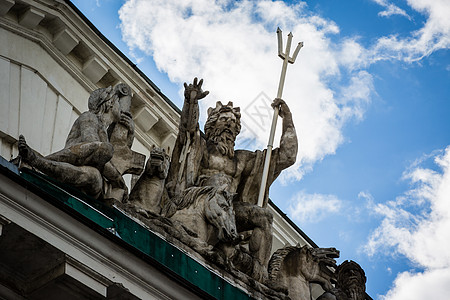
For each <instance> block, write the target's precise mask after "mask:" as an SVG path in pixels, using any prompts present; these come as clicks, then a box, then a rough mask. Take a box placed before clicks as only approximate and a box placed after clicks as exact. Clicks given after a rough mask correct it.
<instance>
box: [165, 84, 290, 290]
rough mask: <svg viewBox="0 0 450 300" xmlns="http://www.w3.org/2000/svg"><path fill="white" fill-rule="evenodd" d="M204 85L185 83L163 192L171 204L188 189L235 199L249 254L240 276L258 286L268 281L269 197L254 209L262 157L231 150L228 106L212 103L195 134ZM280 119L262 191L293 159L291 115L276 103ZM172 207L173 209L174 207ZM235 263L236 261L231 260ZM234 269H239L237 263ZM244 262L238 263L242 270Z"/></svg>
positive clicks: (233, 111)
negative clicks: (217, 191) (277, 142)
mask: <svg viewBox="0 0 450 300" xmlns="http://www.w3.org/2000/svg"><path fill="white" fill-rule="evenodd" d="M202 83H203V80H200V81H198V80H197V78H195V79H194V81H193V83H192V84H189V85H187V84H186V83H185V85H184V86H185V92H184V97H185V101H184V105H183V110H182V113H181V120H180V126H179V133H178V137H177V141H176V144H175V147H174V150H173V154H172V163H171V166H170V169H169V175H168V177H167V181H166V182H167V184H166V188H167V191H168V195H169V197H170V199H178V198H180V197H183V195H184V194H185V190H186V189H189V188H192V187H209V186H211V187H221V186H225V190H226V191H227V192H229V193H236V196H235V199H234V201H233V210H234V213H235V218H236V227H237V230H238V232H239V233H242V232H250V234H249V240H248V241H246V242H248V252H249V253H250V255H251V258H252V262H251V266H250V270H245V271H244V272H246V273H248V274H249V275H251V276H252V277H253V278H255V279H257V280H259V281H263V280H264V279H266V278H267V263H268V260H269V258H270V250H271V245H272V218H273V217H272V214H271V213H270V211H269V210H268V209H267V202H268V196H267V194H268V193H266V198H265V201H264V205H263V207H259V206H257V205H256V204H257V200H258V199H257V198H258V192H259V186H260V182H261V173H262V169H263V163H264V157H265V152H266V150H264V151H255V152H252V151H248V150H236V151H235V150H234V144H235V139H236V136H237V135H238V134H239V132H240V129H241V124H240V117H241V114H240V109H239V108H235V107H233V104H232V103H231V102H229V103H228V104H227V105H223V104H222V103H221V102H217V105H216V107H215V108H209V109H208V120H207V121H206V124H205V135H204V136H203V135H202V134H201V133H200V130H199V124H198V119H199V106H198V100H200V99H202V98H204V97H205V96H206V95H208V92H207V91H203V90H202ZM272 105H273V106H278V107H279V109H280V116H281V117H282V118H283V131H282V136H281V141H280V147H279V148H277V149H275V150H274V151H273V153H272V160H271V165H270V169H269V178H268V184H267V187H266V190H268V188H269V186H270V184H271V183H272V182H273V181H274V180H275V179H276V178H277V176H278V175H279V174H280V172H281V171H282V170H283V169H285V168H287V167H289V166H291V165H292V164H293V163H294V162H295V159H296V156H297V148H298V142H297V136H296V132H295V128H294V124H293V121H292V115H291V112H290V110H289V108H288V106H287V105H286V103H285V102H284V101H283V100H281V99H275V101H274V103H273V104H272ZM175 204H176V203H175ZM235 257H238V256H235ZM234 264H235V265H236V266H237V267H238V268H239V262H238V261H235V262H234ZM245 264H247V262H245V263H242V264H241V266H242V268H240V269H242V270H243V269H245V268H248V266H244V265H245Z"/></svg>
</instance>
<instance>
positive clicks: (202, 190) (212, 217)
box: [162, 186, 238, 245]
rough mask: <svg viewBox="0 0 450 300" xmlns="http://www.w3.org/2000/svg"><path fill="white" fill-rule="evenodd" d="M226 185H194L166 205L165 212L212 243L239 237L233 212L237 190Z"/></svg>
mask: <svg viewBox="0 0 450 300" xmlns="http://www.w3.org/2000/svg"><path fill="white" fill-rule="evenodd" d="M225 187H226V186H221V187H213V186H205V187H191V188H187V189H186V190H184V192H183V193H182V194H181V195H180V196H178V197H176V198H175V199H172V202H171V205H166V206H165V207H163V211H162V215H163V216H165V217H168V218H170V220H171V221H172V222H173V223H174V224H175V223H177V224H179V225H181V226H182V227H183V228H184V229H185V231H186V232H187V233H188V234H189V235H191V236H193V237H196V238H199V239H200V240H202V241H204V242H206V243H207V244H209V245H215V244H217V242H219V241H224V242H229V241H233V240H236V239H237V238H238V235H237V230H236V221H235V218H234V212H233V198H234V193H229V192H228V191H226V190H225Z"/></svg>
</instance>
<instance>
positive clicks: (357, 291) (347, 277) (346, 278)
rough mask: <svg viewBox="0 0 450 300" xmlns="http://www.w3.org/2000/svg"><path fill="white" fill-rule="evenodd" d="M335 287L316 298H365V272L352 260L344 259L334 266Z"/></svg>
mask: <svg viewBox="0 0 450 300" xmlns="http://www.w3.org/2000/svg"><path fill="white" fill-rule="evenodd" d="M335 273H336V279H337V282H336V287H335V288H334V289H332V290H330V291H327V292H325V293H324V294H323V295H322V296H320V297H319V298H317V300H328V299H330V300H365V299H366V281H367V278H366V274H365V273H364V270H363V269H362V268H361V266H360V265H359V264H357V263H356V262H354V261H352V260H351V261H348V260H346V261H344V262H343V263H342V264H340V265H339V266H338V267H337V268H336V271H335Z"/></svg>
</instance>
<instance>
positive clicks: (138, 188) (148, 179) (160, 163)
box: [129, 147, 170, 216]
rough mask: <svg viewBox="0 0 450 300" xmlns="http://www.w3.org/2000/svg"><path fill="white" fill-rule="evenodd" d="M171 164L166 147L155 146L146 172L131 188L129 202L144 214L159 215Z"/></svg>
mask: <svg viewBox="0 0 450 300" xmlns="http://www.w3.org/2000/svg"><path fill="white" fill-rule="evenodd" d="M169 166H170V157H169V155H167V153H166V152H165V150H164V149H160V148H156V147H153V148H152V150H151V151H150V157H149V159H148V161H147V164H146V166H145V170H144V173H143V174H142V176H141V177H140V178H139V180H138V181H137V182H136V184H135V186H134V187H133V189H132V190H131V193H130V197H129V202H130V204H132V205H134V207H135V210H136V211H137V212H139V213H141V214H142V215H144V216H148V213H153V214H156V215H159V214H160V212H161V200H162V198H163V196H164V193H165V190H164V182H165V180H166V177H167V173H168V171H169Z"/></svg>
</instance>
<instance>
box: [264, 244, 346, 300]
mask: <svg viewBox="0 0 450 300" xmlns="http://www.w3.org/2000/svg"><path fill="white" fill-rule="evenodd" d="M337 257H339V251H337V250H336V249H334V248H311V247H309V246H303V247H297V246H289V247H285V248H282V249H279V250H277V251H276V252H275V253H274V254H273V255H272V258H271V259H270V262H269V276H270V281H271V282H272V283H273V284H274V285H278V286H280V287H281V288H285V289H287V290H288V295H289V298H291V299H293V300H310V299H311V290H310V283H318V284H320V285H321V286H322V288H323V289H324V290H325V291H331V290H332V289H333V285H332V283H333V282H334V281H335V278H334V273H333V272H332V271H331V269H329V267H336V261H335V260H334V258H337Z"/></svg>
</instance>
